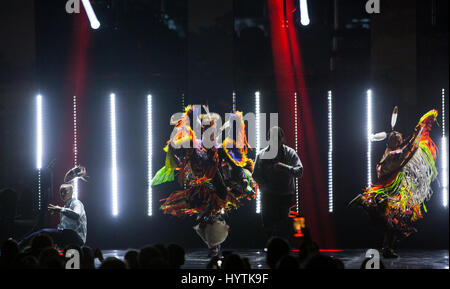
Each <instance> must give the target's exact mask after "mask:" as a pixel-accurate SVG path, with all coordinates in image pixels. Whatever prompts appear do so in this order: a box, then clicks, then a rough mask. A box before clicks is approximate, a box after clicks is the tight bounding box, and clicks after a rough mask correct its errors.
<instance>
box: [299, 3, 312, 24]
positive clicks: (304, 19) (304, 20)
mask: <svg viewBox="0 0 450 289" xmlns="http://www.w3.org/2000/svg"><path fill="white" fill-rule="evenodd" d="M300 23H301V24H302V25H303V26H308V25H309V23H310V21H309V13H308V2H307V0H300Z"/></svg>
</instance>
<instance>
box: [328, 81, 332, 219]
mask: <svg viewBox="0 0 450 289" xmlns="http://www.w3.org/2000/svg"><path fill="white" fill-rule="evenodd" d="M328 212H330V213H332V212H333V94H332V92H331V90H330V91H328Z"/></svg>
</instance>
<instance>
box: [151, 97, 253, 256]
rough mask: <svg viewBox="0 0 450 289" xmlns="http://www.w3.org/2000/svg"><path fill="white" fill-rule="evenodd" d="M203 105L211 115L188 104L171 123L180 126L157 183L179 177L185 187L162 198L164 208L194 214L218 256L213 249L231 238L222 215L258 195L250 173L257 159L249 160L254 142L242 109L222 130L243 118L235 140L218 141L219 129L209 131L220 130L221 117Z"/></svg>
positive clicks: (181, 214) (202, 234)
mask: <svg viewBox="0 0 450 289" xmlns="http://www.w3.org/2000/svg"><path fill="white" fill-rule="evenodd" d="M203 107H204V109H205V110H206V112H207V113H206V114H200V115H199V116H198V117H196V115H198V111H196V109H198V108H197V106H188V107H186V109H185V112H184V113H183V114H182V115H181V116H180V117H178V118H174V117H172V119H171V124H173V125H175V127H174V130H173V132H172V135H171V138H170V139H169V140H168V142H167V145H166V147H165V148H164V151H165V152H166V160H165V166H164V167H163V168H161V169H160V170H159V171H158V172H157V173H156V174H155V176H154V178H153V180H152V185H153V186H156V185H159V184H162V183H165V182H170V181H174V180H175V175H177V179H178V183H179V185H180V186H181V187H182V188H183V189H180V190H178V191H175V192H173V193H172V194H170V195H169V196H168V197H167V198H164V199H162V200H161V201H162V202H163V204H162V205H161V210H162V212H163V213H164V214H170V215H174V216H177V217H184V216H193V217H195V218H196V220H197V221H199V224H198V225H197V226H195V227H194V229H195V230H196V231H197V233H198V234H199V235H200V237H201V238H202V240H203V241H204V242H205V243H206V244H207V245H208V247H209V248H210V249H212V250H213V252H212V254H216V253H217V252H215V251H214V250H216V251H217V250H218V246H219V245H220V243H222V242H223V241H224V240H225V239H226V237H227V235H228V229H229V227H228V226H227V225H226V224H225V221H224V220H223V219H222V217H221V216H222V215H224V214H227V213H228V212H229V211H230V210H231V209H233V208H235V209H236V208H238V207H240V206H241V205H242V201H243V200H245V199H248V200H251V199H254V198H255V196H256V183H255V182H254V181H253V179H252V176H251V172H252V170H253V161H252V160H251V159H249V158H247V150H248V148H249V145H248V143H247V140H246V136H245V126H244V121H243V117H242V113H241V112H239V111H235V112H233V113H232V114H231V118H230V119H229V121H227V122H226V123H225V124H224V125H223V126H222V127H221V128H220V129H219V130H218V133H219V135H221V132H222V130H224V129H225V128H227V127H229V125H230V123H231V122H232V121H234V122H239V123H240V126H238V128H240V129H238V130H237V134H236V140H234V139H232V138H228V137H226V138H225V139H224V141H223V142H222V143H218V139H219V137H217V136H216V133H210V134H208V131H209V129H211V130H212V131H214V132H216V129H217V128H216V123H217V120H218V119H219V116H218V115H217V114H215V113H210V112H209V110H208V107H207V106H203ZM190 120H193V121H194V122H197V124H198V125H199V126H200V127H201V130H202V138H198V137H197V135H196V134H195V132H194V129H193V128H192V127H191V123H190ZM194 125H195V124H194ZM206 137H209V139H205V138H206ZM206 143H209V144H211V143H212V144H213V145H212V146H211V145H206ZM236 143H239V144H241V146H239V145H238V146H236Z"/></svg>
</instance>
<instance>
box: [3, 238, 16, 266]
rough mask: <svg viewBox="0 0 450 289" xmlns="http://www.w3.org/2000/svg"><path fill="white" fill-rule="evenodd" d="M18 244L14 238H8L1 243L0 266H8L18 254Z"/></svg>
mask: <svg viewBox="0 0 450 289" xmlns="http://www.w3.org/2000/svg"><path fill="white" fill-rule="evenodd" d="M19 252H20V250H19V244H17V242H16V240H13V239H8V240H6V241H5V242H3V244H2V248H1V256H0V266H5V267H9V266H11V265H12V263H13V262H14V260H15V259H16V258H17V256H18V255H19Z"/></svg>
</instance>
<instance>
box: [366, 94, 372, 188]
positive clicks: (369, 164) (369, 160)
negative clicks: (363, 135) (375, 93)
mask: <svg viewBox="0 0 450 289" xmlns="http://www.w3.org/2000/svg"><path fill="white" fill-rule="evenodd" d="M372 131H373V129H372V90H370V89H369V90H367V187H370V185H371V184H372V142H371V135H372Z"/></svg>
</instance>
